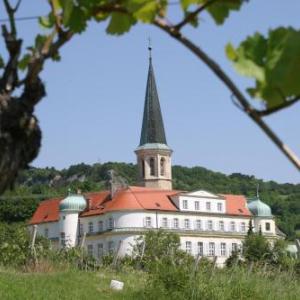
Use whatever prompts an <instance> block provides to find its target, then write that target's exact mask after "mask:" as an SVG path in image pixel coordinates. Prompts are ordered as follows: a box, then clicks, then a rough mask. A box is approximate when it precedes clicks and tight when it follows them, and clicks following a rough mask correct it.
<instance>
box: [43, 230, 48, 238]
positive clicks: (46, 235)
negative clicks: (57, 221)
mask: <svg viewBox="0 0 300 300" xmlns="http://www.w3.org/2000/svg"><path fill="white" fill-rule="evenodd" d="M44 235H45V238H48V236H49V229H48V228H45V232H44Z"/></svg>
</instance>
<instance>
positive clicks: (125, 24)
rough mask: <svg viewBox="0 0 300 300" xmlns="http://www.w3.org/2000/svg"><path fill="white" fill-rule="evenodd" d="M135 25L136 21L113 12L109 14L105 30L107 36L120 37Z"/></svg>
mask: <svg viewBox="0 0 300 300" xmlns="http://www.w3.org/2000/svg"><path fill="white" fill-rule="evenodd" d="M135 23H136V20H135V19H134V18H133V17H132V16H130V15H125V14H123V13H119V12H114V13H112V14H111V18H110V22H109V24H108V27H107V28H106V32H107V33H108V34H115V35H121V34H123V33H125V32H128V31H129V30H130V28H131V26H132V25H134V24H135Z"/></svg>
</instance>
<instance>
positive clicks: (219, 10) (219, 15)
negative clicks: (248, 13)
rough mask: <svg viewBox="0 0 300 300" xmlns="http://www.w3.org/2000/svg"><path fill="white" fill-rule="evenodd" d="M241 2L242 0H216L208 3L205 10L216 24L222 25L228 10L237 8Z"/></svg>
mask: <svg viewBox="0 0 300 300" xmlns="http://www.w3.org/2000/svg"><path fill="white" fill-rule="evenodd" d="M243 2H244V1H243V0H218V1H216V2H214V3H213V4H211V5H209V6H208V8H207V11H208V12H209V14H210V15H211V17H212V18H213V19H214V21H215V22H216V24H218V25H222V24H223V23H224V22H225V20H226V19H227V18H228V17H229V14H230V12H231V11H232V10H239V9H240V8H241V6H242V4H243Z"/></svg>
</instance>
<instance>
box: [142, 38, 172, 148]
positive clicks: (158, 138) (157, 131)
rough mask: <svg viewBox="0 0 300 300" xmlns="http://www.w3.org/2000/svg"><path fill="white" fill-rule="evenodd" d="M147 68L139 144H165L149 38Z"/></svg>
mask: <svg viewBox="0 0 300 300" xmlns="http://www.w3.org/2000/svg"><path fill="white" fill-rule="evenodd" d="M148 50H149V70H148V79H147V86H146V96H145V106H144V116H143V125H142V132H141V138H140V146H142V145H144V144H153V143H159V144H165V145H166V144H167V140H166V135H165V129H164V124H163V119H162V114H161V109H160V104H159V98H158V93H157V88H156V83H155V77H154V70H153V66H152V53H151V51H152V46H151V40H150V38H149V44H148Z"/></svg>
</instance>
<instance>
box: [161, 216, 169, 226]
mask: <svg viewBox="0 0 300 300" xmlns="http://www.w3.org/2000/svg"><path fill="white" fill-rule="evenodd" d="M161 225H162V227H163V228H167V227H168V218H162V222H161Z"/></svg>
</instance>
